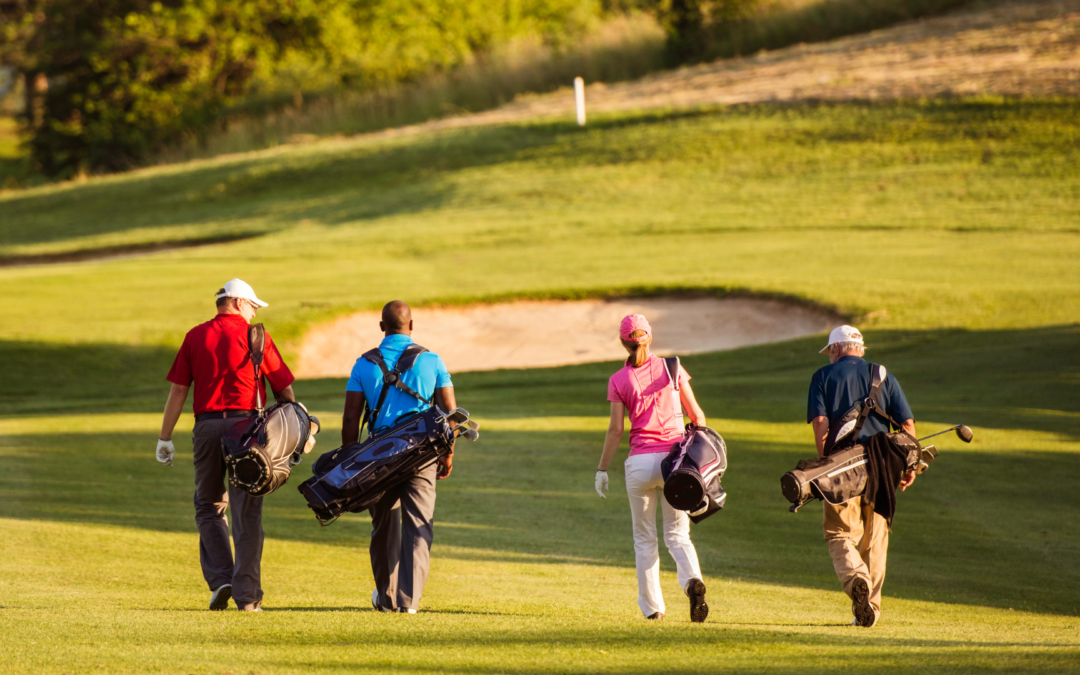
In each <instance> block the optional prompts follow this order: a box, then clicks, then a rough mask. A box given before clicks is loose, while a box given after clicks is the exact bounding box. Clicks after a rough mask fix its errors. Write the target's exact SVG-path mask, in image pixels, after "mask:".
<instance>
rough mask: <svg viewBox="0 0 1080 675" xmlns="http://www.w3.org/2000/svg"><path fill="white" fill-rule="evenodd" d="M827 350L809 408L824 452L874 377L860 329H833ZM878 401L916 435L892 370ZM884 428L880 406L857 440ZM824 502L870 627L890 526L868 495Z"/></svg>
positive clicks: (845, 580)
mask: <svg viewBox="0 0 1080 675" xmlns="http://www.w3.org/2000/svg"><path fill="white" fill-rule="evenodd" d="M821 351H822V352H826V351H827V352H828V353H829V363H830V365H828V366H825V367H824V368H821V369H820V370H818V371H817V372H816V373H814V377H813V379H812V380H811V381H810V397H809V402H808V404H807V409H806V421H807V422H809V423H810V424H811V425H813V428H814V442H815V443H816V445H817V453H818V456H819V457H823V456H825V454H826V448H825V441H826V439H827V438H828V437H829V430H830V428H831V427H832V426H834V425H835V424H836V423H837V422H838V421H839V420H840V418H841V417H843V416H844V414H845V413H847V412H848V411H849V410H851V408H853V407H854V406H855V405H857V404H858V403H859V402H860V401H862V400H863V399H865V398H866V397H867V396H868V395H869V393H870V387H871V385H872V380H873V374H872V372H871V366H870V364H868V363H867V362H866V361H864V360H863V358H862V356H863V354H864V353H865V351H866V347H865V344H864V342H863V336H862V333H860V332H859V330H858V329H857V328H853V327H852V326H840V327H839V328H835V329H833V331H832V333H830V334H829V343H828V344H827V345H825V348H824V349H822V350H821ZM878 402H879V403H880V405H881V406H882V408H883V409H884V410H885V412H886V413H888V415H889V416H890V417H892V418H893V419H894V420H896V422H897V423H899V424H900V425H901V427H902V428H903V430H904V431H906V432H907V433H909V434H911V436H912V438H914V437H915V420H914V415H912V414H911V408H910V407H909V406H908V403H907V399H905V398H904V391H903V389H901V388H900V383H899V382H897V381H896V378H895V377H893V376H892V374H888V375H887V376H886V378H885V381H884V382H882V385H881V388H880V389H879V392H878ZM882 431H885V432H888V431H889V421H888V420H887V419H886V418H885V417H883V416H882V415H881V414H880V413H878V412H877V411H876V410H875V411H873V412H871V413H870V414H869V415H868V416H867V418H866V421H865V423H864V424H863V427H862V430H861V432H860V433H859V437H858V438H857V439H854V440H855V441H856V442H860V441H865V440H866V439H868V438H870V437H872V436H874V435H876V434H877V433H879V432H882ZM914 481H915V474H914V472H908V473H905V474H904V476H903V477H902V479H901V482H900V489H901V490H905V489H907V486H909V485H911V484H912V483H913V482H914ZM822 504H823V505H824V511H825V519H824V528H825V541H826V542H827V543H828V545H829V555H831V556H832V559H833V568H834V569H835V570H836V576H837V577H838V578H839V579H840V582H841V583H842V584H843V585H844V592H845V593H847V595H848V597H850V598H851V611H852V613H853V614H854V615H855V620H854V621H853V623H854V624H856V625H858V626H864V627H866V628H869V627H871V626H873V625H874V624H875V623H877V620H878V616H880V615H881V587H882V584H883V583H884V582H885V559H886V554H887V553H888V549H889V525H888V523H887V522H886V520H885V518H884V517H882V516H881V515H880V514H878V513H875V512H874V510H873V506H872V505H871V506H870V507H864V506H863V505H862V497H855V498H854V499H850V500H848V501H846V502H844V503H843V504H839V505H836V506H834V505H832V504H829V503H828V502H824V501H823V502H822Z"/></svg>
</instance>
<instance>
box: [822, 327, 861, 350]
mask: <svg viewBox="0 0 1080 675" xmlns="http://www.w3.org/2000/svg"><path fill="white" fill-rule="evenodd" d="M837 342H855V343H857V344H860V345H861V344H864V343H863V339H862V333H860V332H859V329H858V328H856V327H855V326H838V327H836V328H833V329H832V332H831V333H829V344H827V345H825V348H824V349H822V350H821V351H820V352H818V353H819V354H824V353H825V352H826V351H827V350H828V349H829V347H832V346H833V345H834V344H836V343H837Z"/></svg>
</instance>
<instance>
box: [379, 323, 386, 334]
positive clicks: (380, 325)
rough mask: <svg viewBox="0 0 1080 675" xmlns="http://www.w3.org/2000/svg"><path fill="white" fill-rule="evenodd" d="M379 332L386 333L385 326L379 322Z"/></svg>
mask: <svg viewBox="0 0 1080 675" xmlns="http://www.w3.org/2000/svg"><path fill="white" fill-rule="evenodd" d="M379 330H381V331H382V332H384V333H385V332H386V326H385V325H383V322H382V321H380V322H379Z"/></svg>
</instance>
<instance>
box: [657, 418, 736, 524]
mask: <svg viewBox="0 0 1080 675" xmlns="http://www.w3.org/2000/svg"><path fill="white" fill-rule="evenodd" d="M725 471H727V446H726V445H725V444H724V439H723V438H721V437H720V434H718V433H716V431H714V430H713V429H710V428H709V427H698V426H690V427H687V433H686V435H685V436H683V439H682V440H681V441H679V442H678V443H676V444H675V445H674V446H673V447H672V448H671V452H669V453H668V456H667V457H665V458H664V459H663V460H662V461H661V462H660V474H661V475H662V476H663V477H664V499H666V500H667V501H668V504H671V505H672V506H673V507H675V508H676V509H679V510H680V511H686V512H688V514H689V515H690V520H691V521H693V522H694V523H700V522H701V521H703V520H705V519H706V518H708V517H709V516H711V515H712V514H714V513H716V512H717V511H719V510H720V509H722V508H724V504H725V503H726V502H727V493H726V492H724V488H722V487H720V479H721V478H723V476H724V472H725Z"/></svg>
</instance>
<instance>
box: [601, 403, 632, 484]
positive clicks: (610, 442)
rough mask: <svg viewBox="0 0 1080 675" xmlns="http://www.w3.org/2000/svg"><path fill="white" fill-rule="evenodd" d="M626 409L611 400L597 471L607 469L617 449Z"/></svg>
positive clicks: (621, 435) (621, 434)
mask: <svg viewBox="0 0 1080 675" xmlns="http://www.w3.org/2000/svg"><path fill="white" fill-rule="evenodd" d="M625 414H626V409H625V407H624V406H623V404H622V403H620V402H618V401H612V402H611V420H610V421H609V422H608V429H607V435H606V436H605V437H604V452H603V453H602V454H601V455H600V465H599V466H598V467H596V470H597V471H607V468H608V465H609V464H611V460H612V458H614V457H615V452H616V451H617V450H618V449H619V443H620V442H621V441H622V437H623V416H624V415H625Z"/></svg>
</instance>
